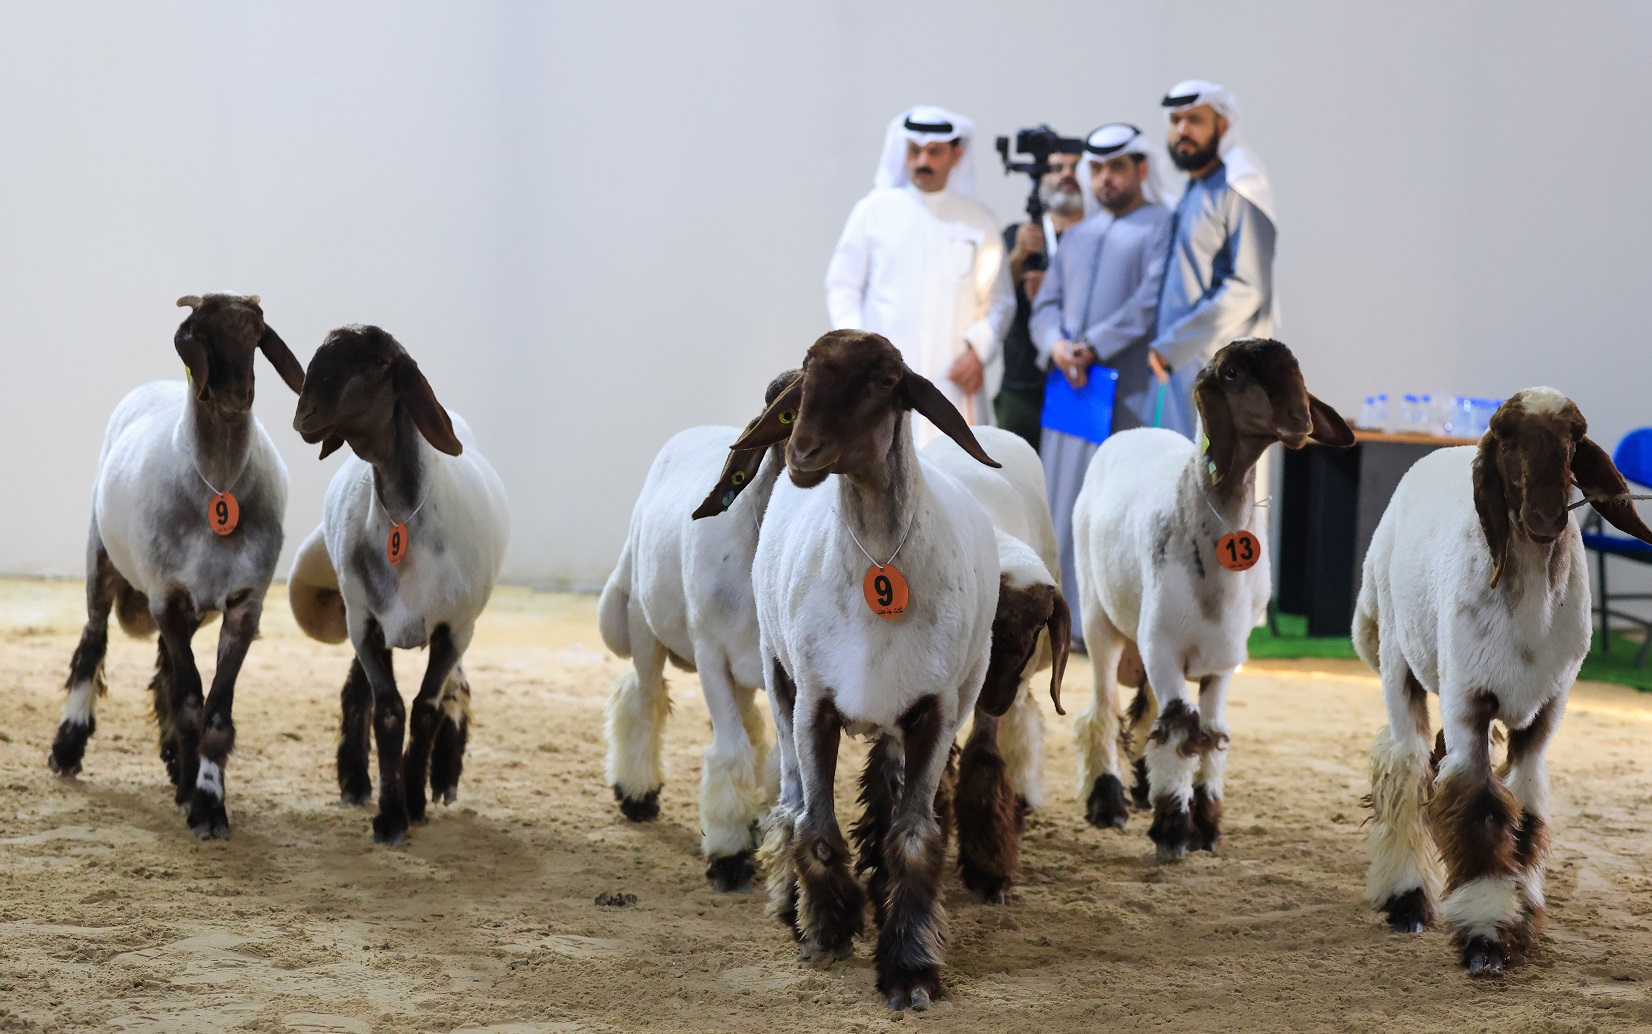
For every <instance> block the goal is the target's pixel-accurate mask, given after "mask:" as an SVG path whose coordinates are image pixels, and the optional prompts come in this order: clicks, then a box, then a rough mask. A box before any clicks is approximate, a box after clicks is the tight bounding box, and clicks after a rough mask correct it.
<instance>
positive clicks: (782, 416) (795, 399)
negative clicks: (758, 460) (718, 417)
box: [729, 377, 804, 450]
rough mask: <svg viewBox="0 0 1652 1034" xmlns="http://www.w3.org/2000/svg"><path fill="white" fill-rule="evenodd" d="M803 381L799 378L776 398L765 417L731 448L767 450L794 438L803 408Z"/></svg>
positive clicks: (749, 425) (765, 410) (770, 404)
mask: <svg viewBox="0 0 1652 1034" xmlns="http://www.w3.org/2000/svg"><path fill="white" fill-rule="evenodd" d="M803 381H804V378H802V377H799V378H797V379H796V380H795V381H792V383H791V384H789V385H787V387H786V390H785V391H782V392H781V393H780V394H778V395H776V396H775V397H774V401H773V402H771V403H769V405H768V407H767V408H766V409H764V410H763V415H762V416H759V417H758V418H757V419H756V420H753V421H752V422H751V423H749V424H747V425H746V432H745V433H744V434H742V435H741V436H740V438H739V439H738V440H737V441H736V442H735V443H734V444H733V445H731V446H729V448H731V449H737V450H743V449H766V448H768V447H769V446H771V445H775V444H778V443H779V442H783V441H785V440H786V439H787V438H790V437H791V436H792V429H793V428H795V427H796V426H797V414H798V411H799V409H801V408H802V406H803Z"/></svg>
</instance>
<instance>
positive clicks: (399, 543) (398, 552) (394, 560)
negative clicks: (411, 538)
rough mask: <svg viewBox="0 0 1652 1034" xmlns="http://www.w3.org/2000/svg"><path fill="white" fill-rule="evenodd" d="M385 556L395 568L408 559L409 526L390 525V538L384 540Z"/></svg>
mask: <svg viewBox="0 0 1652 1034" xmlns="http://www.w3.org/2000/svg"><path fill="white" fill-rule="evenodd" d="M384 556H385V559H387V560H389V561H390V566H391V567H395V566H396V565H398V564H400V563H401V562H402V561H403V560H405V559H407V525H406V524H392V525H390V537H389V538H387V539H385V540H384Z"/></svg>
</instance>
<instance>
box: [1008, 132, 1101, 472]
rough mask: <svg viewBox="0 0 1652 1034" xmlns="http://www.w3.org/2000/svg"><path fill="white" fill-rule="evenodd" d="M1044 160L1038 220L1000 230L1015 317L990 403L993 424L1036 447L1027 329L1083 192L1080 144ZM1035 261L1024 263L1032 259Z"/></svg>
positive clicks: (1038, 395)
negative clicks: (1046, 164) (1000, 380)
mask: <svg viewBox="0 0 1652 1034" xmlns="http://www.w3.org/2000/svg"><path fill="white" fill-rule="evenodd" d="M1055 148H1056V149H1055V150H1054V151H1052V152H1051V154H1050V158H1049V171H1048V172H1046V173H1045V174H1044V175H1043V177H1042V178H1041V179H1040V180H1039V183H1038V197H1039V200H1041V201H1042V202H1043V203H1044V214H1043V218H1042V219H1041V220H1039V222H1033V221H1032V220H1030V219H1029V220H1026V221H1024V222H1019V223H1011V224H1010V225H1009V226H1007V227H1005V229H1004V249H1005V250H1006V251H1007V252H1009V267H1010V279H1011V280H1012V281H1013V282H1014V284H1015V318H1014V319H1013V320H1012V321H1011V322H1010V329H1009V333H1008V334H1007V335H1005V337H1004V385H1003V387H1002V388H1000V389H999V392H998V397H997V398H995V399H993V403H992V408H993V412H994V413H995V414H997V417H998V426H999V427H1002V428H1005V429H1007V430H1010V431H1014V432H1015V433H1016V434H1018V435H1020V436H1021V437H1023V438H1025V439H1026V440H1027V441H1028V442H1030V443H1032V447H1033V448H1035V449H1036V448H1038V443H1039V434H1040V431H1039V419H1040V417H1041V416H1042V414H1043V410H1044V372H1043V371H1042V370H1040V369H1039V368H1038V349H1037V348H1036V347H1034V346H1033V340H1032V335H1031V334H1030V333H1029V332H1028V330H1027V320H1028V318H1029V317H1030V316H1031V315H1032V306H1033V299H1035V298H1037V297H1038V289H1039V287H1040V286H1041V285H1042V284H1043V283H1044V271H1045V270H1046V269H1048V268H1049V257H1050V256H1051V255H1054V254H1055V249H1056V245H1057V242H1058V241H1059V240H1060V239H1061V235H1062V234H1064V233H1066V232H1067V229H1068V228H1069V227H1071V226H1073V225H1074V224H1076V223H1077V222H1078V221H1079V220H1080V219H1083V218H1084V194H1083V192H1082V190H1081V188H1080V187H1079V183H1078V162H1079V155H1080V154H1081V153H1082V152H1083V150H1084V148H1083V142H1082V141H1080V140H1072V139H1063V138H1058V139H1057V142H1056V145H1055ZM1034 255H1036V256H1039V258H1038V259H1033V260H1032V261H1030V262H1029V261H1028V260H1029V259H1030V258H1032V256H1034Z"/></svg>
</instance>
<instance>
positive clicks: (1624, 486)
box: [1572, 438, 1652, 542]
mask: <svg viewBox="0 0 1652 1034" xmlns="http://www.w3.org/2000/svg"><path fill="white" fill-rule="evenodd" d="M1572 480H1573V481H1576V482H1577V487H1579V488H1581V489H1583V498H1585V499H1587V500H1589V505H1591V506H1593V507H1594V508H1595V512H1596V513H1598V514H1600V515H1601V516H1602V517H1604V518H1606V520H1608V521H1610V522H1611V524H1612V526H1613V527H1614V528H1616V529H1618V530H1619V531H1621V532H1624V533H1625V534H1629V535H1633V536H1635V537H1636V538H1638V539H1640V540H1641V541H1642V542H1652V528H1648V527H1647V526H1646V522H1645V521H1644V520H1642V519H1641V515H1640V514H1639V513H1637V512H1636V511H1635V501H1634V500H1633V499H1631V498H1629V484H1628V482H1626V481H1624V480H1623V475H1622V474H1619V473H1618V468H1617V467H1616V466H1614V465H1613V463H1612V457H1610V456H1608V455H1606V450H1605V449H1602V448H1601V447H1600V446H1598V445H1596V444H1595V443H1594V442H1592V441H1590V440H1589V439H1588V438H1582V439H1580V440H1579V441H1578V443H1577V450H1576V451H1575V452H1574V453H1573V454H1572Z"/></svg>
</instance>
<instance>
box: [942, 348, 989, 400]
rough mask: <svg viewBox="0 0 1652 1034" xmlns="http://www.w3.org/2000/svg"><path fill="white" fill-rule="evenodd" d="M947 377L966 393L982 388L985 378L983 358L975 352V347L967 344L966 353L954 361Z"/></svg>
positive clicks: (971, 393)
mask: <svg viewBox="0 0 1652 1034" xmlns="http://www.w3.org/2000/svg"><path fill="white" fill-rule="evenodd" d="M946 379H947V380H949V381H951V382H952V383H954V384H956V385H958V387H959V388H960V389H961V390H962V391H963V393H964V394H965V395H973V394H975V393H976V392H978V391H980V390H981V385H982V383H983V381H984V380H985V377H984V374H983V373H982V371H981V359H980V357H979V356H977V355H976V354H975V349H974V348H972V347H970V346H968V345H965V346H964V354H963V355H961V356H959V357H958V358H957V359H955V360H953V362H952V369H950V370H948V371H947V374H946Z"/></svg>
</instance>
